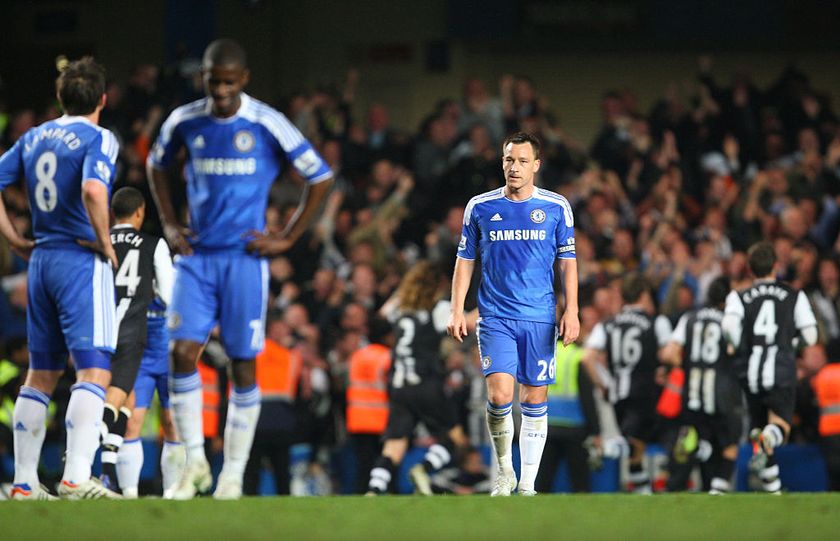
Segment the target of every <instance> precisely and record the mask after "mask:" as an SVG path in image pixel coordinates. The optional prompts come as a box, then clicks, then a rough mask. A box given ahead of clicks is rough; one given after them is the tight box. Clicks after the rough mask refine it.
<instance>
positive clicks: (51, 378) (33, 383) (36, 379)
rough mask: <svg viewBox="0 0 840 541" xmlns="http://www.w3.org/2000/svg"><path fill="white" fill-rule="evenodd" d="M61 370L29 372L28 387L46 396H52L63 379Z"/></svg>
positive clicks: (27, 376)
mask: <svg viewBox="0 0 840 541" xmlns="http://www.w3.org/2000/svg"><path fill="white" fill-rule="evenodd" d="M61 374H62V371H61V370H29V371H28V372H27V373H26V383H24V385H26V386H27V387H32V388H33V389H37V390H39V391H41V392H42V393H44V394H47V395H51V394H52V393H53V391H54V390H55V387H56V385H58V380H59V379H60V378H61Z"/></svg>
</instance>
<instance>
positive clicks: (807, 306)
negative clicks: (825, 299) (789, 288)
mask: <svg viewBox="0 0 840 541" xmlns="http://www.w3.org/2000/svg"><path fill="white" fill-rule="evenodd" d="M793 321H794V323H795V324H796V328H797V329H798V330H799V334H800V335H801V336H802V340H804V341H805V345H806V346H813V345H814V344H816V343H817V338H819V333H818V332H817V318H816V316H814V310H813V308H811V302H810V301H809V300H808V296H807V295H805V292H803V291H800V292H799V293H798V294H797V296H796V305H794V308H793Z"/></svg>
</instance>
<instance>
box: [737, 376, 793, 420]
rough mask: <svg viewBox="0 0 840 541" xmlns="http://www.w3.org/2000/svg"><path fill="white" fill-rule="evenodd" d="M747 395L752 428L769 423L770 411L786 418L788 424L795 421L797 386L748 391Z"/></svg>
mask: <svg viewBox="0 0 840 541" xmlns="http://www.w3.org/2000/svg"><path fill="white" fill-rule="evenodd" d="M746 396H747V409H748V410H749V413H750V427H751V428H764V426H765V425H766V424H767V423H768V420H767V412H768V411H772V412H773V413H775V414H776V415H778V416H779V417H781V418H782V419H784V420H785V422H787V424H788V425H791V424H792V423H793V410H794V409H795V407H796V388H795V387H792V386H790V387H776V388H773V389H770V390H769V391H761V392H760V393H757V394H752V393H746Z"/></svg>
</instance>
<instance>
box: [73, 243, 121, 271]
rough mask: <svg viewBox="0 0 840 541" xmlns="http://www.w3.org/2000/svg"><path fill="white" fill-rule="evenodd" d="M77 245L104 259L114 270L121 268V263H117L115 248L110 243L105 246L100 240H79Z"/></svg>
mask: <svg viewBox="0 0 840 541" xmlns="http://www.w3.org/2000/svg"><path fill="white" fill-rule="evenodd" d="M76 243H78V244H79V245H80V246H84V247H85V248H87V249H88V250H92V251H94V252H96V253H98V254H99V255H101V256H102V257H104V258H105V259H106V260H108V262H110V263H111V267H112V268H114V269H116V268H118V267H119V266H120V264H119V261H117V252H115V251H114V247H113V246H112V245H111V243H110V241H109V242H108V244H107V245H103V244H102V243H101V242H99V241H98V240H85V239H77V240H76Z"/></svg>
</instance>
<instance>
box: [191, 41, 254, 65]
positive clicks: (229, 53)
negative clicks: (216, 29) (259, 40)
mask: <svg viewBox="0 0 840 541" xmlns="http://www.w3.org/2000/svg"><path fill="white" fill-rule="evenodd" d="M201 63H202V65H203V66H204V67H205V68H206V67H209V66H240V67H243V68H244V67H247V66H248V55H246V54H245V49H243V48H242V45H240V44H239V43H238V42H236V41H234V40H232V39H227V38H222V39H217V40H216V41H214V42H212V43H211V44H210V45H208V46H207V48H206V49H204V57H203V58H202V61H201Z"/></svg>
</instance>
